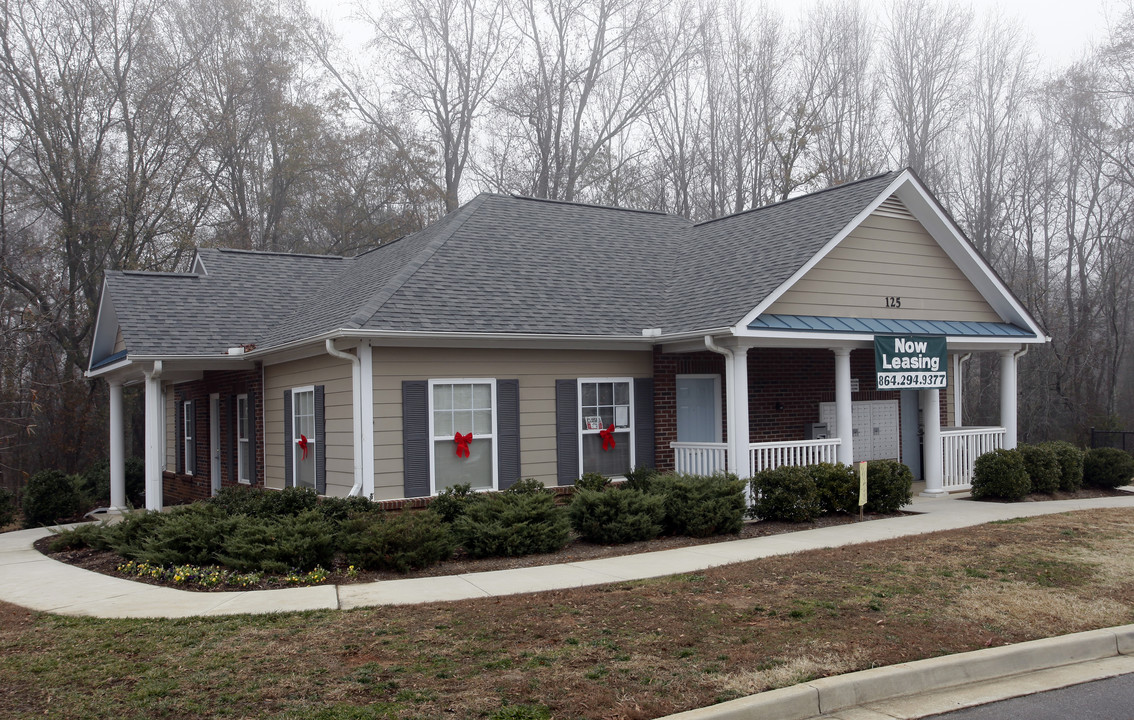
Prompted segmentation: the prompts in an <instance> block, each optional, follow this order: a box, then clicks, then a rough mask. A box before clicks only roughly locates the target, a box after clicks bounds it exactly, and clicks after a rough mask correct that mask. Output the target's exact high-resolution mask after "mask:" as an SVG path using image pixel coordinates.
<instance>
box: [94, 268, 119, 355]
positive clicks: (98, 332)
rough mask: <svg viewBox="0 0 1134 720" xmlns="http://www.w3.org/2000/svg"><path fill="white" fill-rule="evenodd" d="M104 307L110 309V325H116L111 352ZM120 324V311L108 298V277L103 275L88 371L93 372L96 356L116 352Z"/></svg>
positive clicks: (111, 341)
mask: <svg viewBox="0 0 1134 720" xmlns="http://www.w3.org/2000/svg"><path fill="white" fill-rule="evenodd" d="M103 309H108V311H109V313H110V314H109V315H108V316H107V317H106V318H105V320H106V322H107V323H109V324H110V325H112V326H114V328H115V330H114V334H113V335H112V336H111V338H110V341H109V346H110V351H109V352H107V351H106V350H107V340H106V333H107V332H108V331H107V330H106V324H104V322H103V320H104V318H103V314H102V311H103ZM118 325H119V323H118V312H117V311H116V310H115V309H114V304H113V303H111V302H109V301H108V300H107V298H106V278H105V277H103V279H102V292H101V294H100V295H99V303H98V313H97V315H95V324H94V334H93V335H91V337H92V338H93V339H92V341H91V357H90V359H89V360H87V370H86V372H87V373H90V372H92V371H91V365H92V364H94V363H95V362H96V361H95V357H99V358H100V359H101V358H107V357H110V356H111V355H113V354H114V342H115V340H117V339H118V332H117V329H118ZM117 365H118V363H115V364H114V365H110V366H107V367H105V368H99V369H98V370H97V371H95V372H98V373H100V374H101V372H102V371H103V370H108V369H110V368H112V367H116V366H117Z"/></svg>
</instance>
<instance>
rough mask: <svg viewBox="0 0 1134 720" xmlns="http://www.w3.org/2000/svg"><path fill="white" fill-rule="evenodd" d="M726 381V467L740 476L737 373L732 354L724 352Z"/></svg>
mask: <svg viewBox="0 0 1134 720" xmlns="http://www.w3.org/2000/svg"><path fill="white" fill-rule="evenodd" d="M722 354H723V355H724V379H725V431H726V432H727V434H728V442H726V443H725V455H726V457H725V465H726V467H727V468H728V471H729V472H730V473H733V474H734V475H737V476H738V477H739V475H740V469H739V467H740V466H739V465H738V464H737V455H736V442H735V440H736V406H737V405H739V404H740V400H739V399H738V396H737V394H736V373H735V372H733V369H732V364H733V363H732V352H731V351H728V352H724V353H722Z"/></svg>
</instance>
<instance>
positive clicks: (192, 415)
mask: <svg viewBox="0 0 1134 720" xmlns="http://www.w3.org/2000/svg"><path fill="white" fill-rule="evenodd" d="M185 404H186V405H187V406H188V407H189V412H188V415H189V428H188V429H189V432H190V433H191V435H190V438H191V439H190V440H189V447H187V448H185V452H187V453H189V457H187V458H185V471H186V472H187V473H189V474H190V475H196V474H197V401H196V400H189V401H188V402H186V403H185Z"/></svg>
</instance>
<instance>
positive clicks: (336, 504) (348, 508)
mask: <svg viewBox="0 0 1134 720" xmlns="http://www.w3.org/2000/svg"><path fill="white" fill-rule="evenodd" d="M316 509H317V510H318V511H319V512H320V513H322V514H323V517H325V518H326V519H327V520H330V521H331V522H333V523H340V522H342V521H344V520H346V519H347V518H350V517H354V516H355V515H371V514H381V512H382V508H381V506H380V505H378V504H377V503H373V502H371V501H370V498H365V497H361V496H358V495H356V496H353V497H325V498H319V504H318V505H317V506H316Z"/></svg>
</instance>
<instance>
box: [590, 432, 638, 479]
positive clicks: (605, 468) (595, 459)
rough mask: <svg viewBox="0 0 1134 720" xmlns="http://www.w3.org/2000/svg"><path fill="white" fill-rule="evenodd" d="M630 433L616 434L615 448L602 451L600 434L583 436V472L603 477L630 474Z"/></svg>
mask: <svg viewBox="0 0 1134 720" xmlns="http://www.w3.org/2000/svg"><path fill="white" fill-rule="evenodd" d="M630 469H631V468H630V432H629V431H625V432H616V433H614V447H613V448H612V449H610V450H603V449H602V436H601V435H599V434H598V433H595V434H593V435H584V436H583V472H584V473H589V472H597V473H601V474H603V475H625V474H626V473H628V472H630Z"/></svg>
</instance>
